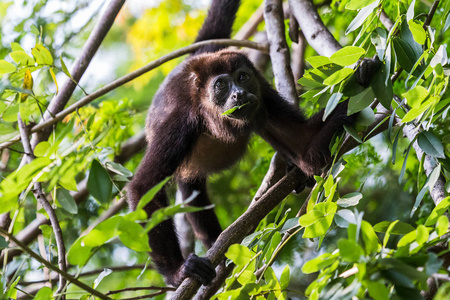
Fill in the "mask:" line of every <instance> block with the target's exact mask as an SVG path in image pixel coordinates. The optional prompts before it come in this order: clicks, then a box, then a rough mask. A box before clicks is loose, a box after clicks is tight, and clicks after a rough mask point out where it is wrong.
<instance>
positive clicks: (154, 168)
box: [128, 106, 215, 286]
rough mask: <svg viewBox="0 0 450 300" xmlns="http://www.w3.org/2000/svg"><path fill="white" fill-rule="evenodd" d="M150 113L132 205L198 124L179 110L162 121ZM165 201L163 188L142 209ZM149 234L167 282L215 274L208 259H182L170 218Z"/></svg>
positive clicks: (186, 147)
mask: <svg viewBox="0 0 450 300" xmlns="http://www.w3.org/2000/svg"><path fill="white" fill-rule="evenodd" d="M160 107H164V106H160ZM152 117H154V118H155V120H151V121H150V122H149V123H148V124H147V131H148V135H149V137H150V139H151V140H150V141H149V144H148V149H147V151H146V153H145V156H144V159H143V160H142V162H141V164H140V166H139V168H138V170H137V172H136V174H135V175H134V177H133V180H132V181H131V182H130V184H129V185H128V202H129V204H130V207H131V208H132V209H135V208H136V206H137V204H138V202H139V200H140V199H141V198H142V196H143V195H144V194H145V193H146V192H147V191H148V190H149V189H150V188H152V187H153V186H155V185H156V184H158V183H159V182H161V181H162V180H164V179H165V178H166V177H167V176H170V175H172V174H173V173H174V172H175V170H176V169H177V167H178V166H179V165H180V164H181V162H182V161H183V159H184V158H185V157H186V155H188V154H189V151H190V150H191V148H192V146H193V144H194V143H195V141H196V139H197V137H198V128H199V126H198V124H196V123H195V122H192V121H189V120H188V118H187V116H186V115H183V114H182V112H180V113H179V114H171V115H169V116H166V118H162V120H164V122H158V112H156V113H154V114H153V116H152V115H150V116H149V118H152ZM167 205H168V201H167V195H166V193H165V190H164V188H163V189H162V190H161V191H160V192H159V193H158V194H157V195H156V196H155V197H154V198H153V200H152V201H151V202H150V203H149V204H148V205H147V206H146V207H145V211H146V212H147V215H148V216H149V217H151V215H152V214H153V213H154V212H155V211H156V210H157V209H159V208H162V207H165V206H167ZM148 236H149V244H150V248H151V249H152V252H151V256H152V258H153V263H154V264H155V266H156V268H157V269H158V271H159V272H160V273H161V274H163V275H164V276H165V278H166V280H167V283H168V284H172V285H175V286H177V285H179V284H180V283H181V282H182V281H183V280H184V278H186V277H194V278H196V279H198V280H199V281H200V282H202V283H204V284H206V283H209V281H210V280H211V279H212V278H214V276H215V270H214V267H213V266H212V265H211V263H210V262H209V261H208V260H206V259H204V258H199V257H197V256H195V255H190V256H189V257H188V258H187V259H186V260H184V258H183V256H182V254H181V251H180V246H179V242H178V238H177V236H176V233H175V228H174V224H173V220H172V219H169V220H166V221H164V222H162V223H160V224H159V225H158V226H156V227H155V228H154V229H152V230H151V231H150V232H149V234H148Z"/></svg>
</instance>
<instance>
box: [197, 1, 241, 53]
mask: <svg viewBox="0 0 450 300" xmlns="http://www.w3.org/2000/svg"><path fill="white" fill-rule="evenodd" d="M240 2H241V1H240V0H213V2H212V4H211V7H210V8H209V11H208V16H207V17H206V20H205V22H204V23H203V26H202V28H201V29H200V31H199V32H198V36H197V39H196V40H195V41H196V42H200V41H206V40H212V39H227V38H230V35H231V29H232V27H233V23H234V19H235V18H236V12H237V10H238V8H239V4H240ZM223 48H225V46H219V45H210V46H204V47H202V48H200V49H198V50H197V51H195V52H194V53H193V54H192V55H197V54H200V53H204V52H216V51H219V50H220V49H223Z"/></svg>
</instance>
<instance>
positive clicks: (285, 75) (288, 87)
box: [264, 0, 298, 105]
mask: <svg viewBox="0 0 450 300" xmlns="http://www.w3.org/2000/svg"><path fill="white" fill-rule="evenodd" d="M264 5H265V8H264V19H265V21H266V30H267V38H268V40H269V50H270V59H271V61H272V69H273V74H274V77H275V86H276V87H277V90H278V92H279V93H280V94H281V95H282V96H283V97H284V98H285V99H286V100H287V101H289V102H290V103H292V104H294V105H298V95H297V90H296V89H295V82H294V77H293V74H292V69H291V63H290V56H289V48H288V45H287V42H286V38H285V29H284V28H285V27H284V15H283V4H282V1H281V0H265V1H264Z"/></svg>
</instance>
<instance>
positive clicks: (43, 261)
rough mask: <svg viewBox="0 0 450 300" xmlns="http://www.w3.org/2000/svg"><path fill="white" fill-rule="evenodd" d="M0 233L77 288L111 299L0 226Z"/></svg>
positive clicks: (105, 299) (104, 298)
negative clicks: (40, 254)
mask: <svg viewBox="0 0 450 300" xmlns="http://www.w3.org/2000/svg"><path fill="white" fill-rule="evenodd" d="M0 235H1V236H3V237H4V238H5V239H7V240H10V241H12V242H13V243H14V244H16V245H17V246H19V247H20V248H22V250H23V251H24V252H26V253H27V254H28V255H30V256H31V257H32V258H34V259H35V260H37V261H38V262H40V263H41V264H43V265H44V266H46V267H47V268H49V269H50V270H52V271H55V272H56V273H58V274H60V275H61V276H63V277H64V278H65V279H66V280H67V281H69V282H71V283H73V284H74V285H76V286H78V287H79V288H81V289H83V290H85V291H86V292H88V293H91V294H92V295H94V296H96V297H98V298H100V299H102V300H111V299H110V298H109V297H107V296H105V295H104V294H102V293H100V292H99V291H97V290H95V289H93V288H91V287H90V286H88V285H86V284H84V283H82V282H81V281H79V280H78V279H76V278H75V277H73V276H72V275H70V274H68V273H67V272H64V271H62V270H60V269H59V268H57V267H55V266H54V265H53V264H51V263H50V262H49V261H47V260H45V259H43V258H42V257H40V256H39V255H37V254H36V253H34V251H33V250H31V249H30V248H28V247H27V246H26V245H24V244H23V243H21V242H20V241H19V240H17V239H16V238H15V237H14V236H13V235H12V234H9V233H8V232H7V231H6V230H4V229H2V228H0Z"/></svg>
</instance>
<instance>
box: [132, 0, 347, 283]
mask: <svg viewBox="0 0 450 300" xmlns="http://www.w3.org/2000/svg"><path fill="white" fill-rule="evenodd" d="M238 6H239V0H226V1H225V0H213V3H212V6H211V8H210V10H209V13H208V17H207V19H206V21H205V23H204V25H203V27H202V29H201V30H200V32H199V36H198V37H197V41H202V40H207V39H214V38H228V37H229V36H230V32H231V26H232V24H233V21H234V16H235V13H236V11H237V8H238ZM221 48H222V47H220V46H208V47H204V48H201V49H199V50H198V51H197V52H196V53H194V54H193V55H191V57H189V58H188V59H187V60H186V61H185V62H184V63H182V64H181V65H179V66H178V67H177V68H176V69H175V70H174V71H173V72H172V73H171V74H170V75H169V76H168V77H167V78H166V80H165V81H164V82H163V84H162V85H161V86H160V88H159V90H158V92H157V94H156V95H155V97H154V99H153V103H152V105H151V107H150V110H149V113H148V118H147V125H146V133H147V141H148V147H147V151H146V153H145V157H144V159H143V160H142V162H141V165H140V166H139V168H138V170H137V171H136V174H135V176H134V178H133V180H132V181H131V182H130V184H129V186H128V202H129V204H130V206H131V208H132V209H135V208H136V205H137V203H138V202H139V200H140V199H141V197H142V196H143V195H144V194H145V193H146V192H147V191H148V190H149V189H150V188H151V187H153V186H154V185H156V184H157V183H159V182H161V181H162V180H163V179H165V178H166V177H167V176H170V175H173V176H174V178H176V181H177V183H178V187H179V190H180V191H181V194H182V196H183V199H186V198H188V197H189V196H190V195H191V194H192V193H193V191H199V192H200V193H199V194H198V196H197V197H196V198H195V199H194V200H193V201H192V202H190V203H189V205H193V206H207V205H209V204H210V203H211V202H210V200H209V198H208V195H207V191H206V178H207V176H208V174H210V173H214V172H218V171H221V170H223V169H226V168H228V167H230V166H231V165H233V164H234V163H235V162H236V161H238V160H239V159H240V158H241V157H242V155H243V154H244V152H245V151H246V149H247V143H248V141H249V138H250V135H251V134H252V133H253V132H255V133H257V134H259V135H260V136H261V137H263V138H264V139H265V140H266V141H268V142H269V143H270V144H271V145H272V146H273V147H274V148H275V149H276V150H277V151H279V152H280V153H281V154H282V155H283V156H284V157H285V158H286V159H288V160H289V161H290V162H291V163H293V164H295V165H296V166H298V167H299V168H300V169H301V170H302V171H303V172H305V173H306V174H307V175H313V174H318V173H320V171H321V169H322V168H323V167H324V166H325V165H326V163H328V162H329V160H330V153H329V150H328V145H329V143H330V141H331V139H332V136H333V135H334V134H335V132H336V131H338V130H341V129H342V126H343V125H344V124H346V123H350V122H352V119H353V117H348V116H347V114H346V107H347V104H346V103H343V104H340V105H339V106H338V107H337V108H336V109H335V111H334V113H333V114H332V115H331V116H330V117H329V118H328V119H327V121H326V123H323V122H322V121H321V119H322V113H320V114H318V115H316V116H314V117H313V118H311V119H309V120H305V118H304V116H303V114H302V112H301V111H300V110H299V109H298V108H296V107H293V106H291V105H290V104H288V102H287V101H285V100H284V99H283V98H282V97H281V96H280V95H279V94H278V92H276V91H275V90H274V89H273V88H272V86H271V85H270V84H269V83H268V82H267V81H266V80H265V79H264V78H263V77H262V75H261V74H260V73H259V72H258V71H257V70H256V69H255V67H254V66H253V64H252V63H251V62H250V61H249V59H248V58H247V57H246V56H245V55H244V54H243V53H241V52H239V51H233V50H226V49H225V50H223V49H222V50H221ZM234 107H239V109H236V110H235V111H233V112H231V113H230V114H226V115H223V113H224V112H226V111H229V110H230V109H232V108H234ZM167 205H168V201H167V196H166V193H165V191H164V190H162V191H160V192H159V193H158V194H157V195H156V197H155V198H154V199H153V200H152V201H151V202H150V203H149V204H148V205H147V206H146V208H145V210H146V211H147V214H148V216H151V215H152V213H153V212H154V211H155V210H157V209H159V208H162V207H164V206H167ZM188 220H189V222H190V223H191V224H192V226H193V228H194V231H195V234H196V236H197V237H198V238H199V239H200V240H201V241H202V242H203V244H204V245H205V246H206V247H210V246H211V245H212V244H213V243H214V241H215V240H216V238H217V237H218V235H219V234H220V232H221V228H220V225H219V222H218V220H217V217H216V215H215V213H214V211H213V210H212V209H209V210H203V211H200V212H196V213H191V214H189V215H188ZM149 240H150V247H151V248H152V250H153V252H152V253H151V256H152V258H153V262H154V264H155V266H156V268H157V269H158V270H159V272H160V273H162V274H163V275H164V276H165V278H166V281H167V283H168V284H172V285H175V286H177V285H179V284H180V283H181V282H182V281H183V280H184V279H185V278H186V277H194V278H196V279H197V280H199V281H200V282H201V283H202V284H205V285H206V284H209V283H210V282H211V280H212V279H213V278H214V277H215V270H214V267H213V266H212V264H211V262H210V261H209V260H207V259H205V258H200V257H197V256H196V255H195V254H191V255H190V256H189V257H188V258H187V259H184V258H183V256H182V255H181V251H180V247H179V243H178V239H177V236H176V233H175V230H174V225H173V221H172V220H167V221H164V222H162V223H161V224H160V225H158V226H157V227H156V228H155V229H153V230H151V231H150V232H149Z"/></svg>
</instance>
